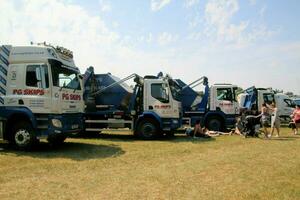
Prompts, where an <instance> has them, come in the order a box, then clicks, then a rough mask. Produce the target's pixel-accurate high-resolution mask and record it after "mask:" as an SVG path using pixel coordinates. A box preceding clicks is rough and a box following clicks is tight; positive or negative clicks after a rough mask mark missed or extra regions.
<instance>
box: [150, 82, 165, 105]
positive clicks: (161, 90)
mask: <svg viewBox="0 0 300 200" xmlns="http://www.w3.org/2000/svg"><path fill="white" fill-rule="evenodd" d="M151 96H152V97H153V98H155V99H157V100H159V101H161V102H163V103H167V102H169V94H168V90H167V87H165V86H164V85H163V84H162V83H154V84H151Z"/></svg>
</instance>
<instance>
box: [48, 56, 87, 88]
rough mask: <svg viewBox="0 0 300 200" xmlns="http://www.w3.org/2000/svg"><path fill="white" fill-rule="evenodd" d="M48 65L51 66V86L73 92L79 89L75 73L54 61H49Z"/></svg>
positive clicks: (76, 73)
mask: <svg viewBox="0 0 300 200" xmlns="http://www.w3.org/2000/svg"><path fill="white" fill-rule="evenodd" d="M49 63H50V64H51V71H52V81H53V86H57V87H64V88H68V89H74V90H80V89H81V87H80V81H79V79H78V72H77V71H75V70H72V69H69V68H67V67H66V66H64V65H62V63H60V62H58V61H55V60H51V62H49Z"/></svg>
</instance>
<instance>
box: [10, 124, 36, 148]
mask: <svg viewBox="0 0 300 200" xmlns="http://www.w3.org/2000/svg"><path fill="white" fill-rule="evenodd" d="M12 136H13V137H12V138H11V140H10V142H11V143H13V144H14V146H15V147H16V148H17V149H20V150H30V149H32V147H33V146H34V144H35V143H37V141H38V140H37V138H36V136H35V133H34V130H33V128H32V126H31V124H30V123H29V122H27V121H21V122H18V123H17V124H16V125H15V126H14V127H13V128H12Z"/></svg>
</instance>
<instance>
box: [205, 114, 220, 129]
mask: <svg viewBox="0 0 300 200" xmlns="http://www.w3.org/2000/svg"><path fill="white" fill-rule="evenodd" d="M206 126H207V128H208V130H210V131H222V130H223V129H224V126H223V123H222V121H221V119H220V118H218V117H211V118H209V119H208V121H207V123H206Z"/></svg>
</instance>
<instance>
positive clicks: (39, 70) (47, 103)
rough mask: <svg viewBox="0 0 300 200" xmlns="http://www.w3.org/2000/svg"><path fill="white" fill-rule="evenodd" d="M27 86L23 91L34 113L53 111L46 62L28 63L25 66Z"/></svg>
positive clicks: (24, 98)
mask: <svg viewBox="0 0 300 200" xmlns="http://www.w3.org/2000/svg"><path fill="white" fill-rule="evenodd" d="M25 71H26V72H25V87H24V89H23V91H22V95H23V100H24V104H25V105H26V106H28V107H29V108H30V109H31V110H32V112H34V113H49V112H50V111H51V90H50V89H49V73H48V66H47V65H46V64H28V65H26V66H25Z"/></svg>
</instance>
